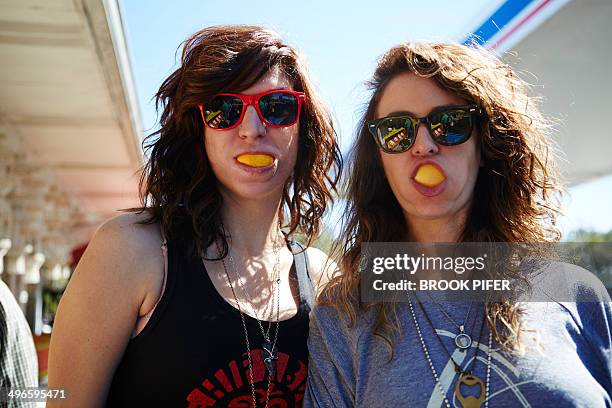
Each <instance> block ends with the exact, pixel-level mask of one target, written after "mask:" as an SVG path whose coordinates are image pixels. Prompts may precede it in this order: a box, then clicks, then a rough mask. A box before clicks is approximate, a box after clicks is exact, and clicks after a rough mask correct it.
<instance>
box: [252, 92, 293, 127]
mask: <svg viewBox="0 0 612 408" xmlns="http://www.w3.org/2000/svg"><path fill="white" fill-rule="evenodd" d="M259 110H260V111H261V114H262V116H263V117H264V119H265V120H266V121H268V122H270V123H271V124H272V125H276V126H290V125H293V124H294V123H295V121H296V119H297V115H298V100H297V97H296V96H295V95H292V94H287V93H282V92H277V93H271V94H268V95H265V96H262V97H261V99H259Z"/></svg>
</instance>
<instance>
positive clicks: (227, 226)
mask: <svg viewBox="0 0 612 408" xmlns="http://www.w3.org/2000/svg"><path fill="white" fill-rule="evenodd" d="M156 96H157V102H158V103H159V104H161V105H162V106H163V113H162V116H161V128H160V130H159V131H157V132H155V133H154V134H153V135H151V136H150V137H149V138H148V139H147V140H148V144H147V145H146V148H147V149H149V156H148V157H149V159H148V162H147V164H146V167H145V169H144V172H143V176H142V178H141V199H142V207H141V208H138V209H134V210H133V211H132V212H130V213H128V214H125V215H121V216H119V217H116V218H114V219H111V220H110V221H108V222H106V223H105V224H103V225H102V226H101V227H100V228H99V229H98V231H97V232H96V235H95V236H94V238H93V240H92V241H91V243H90V244H89V247H88V249H87V251H86V252H85V254H84V256H83V258H82V259H81V262H80V263H79V265H78V267H77V268H76V270H75V272H74V274H73V277H72V279H71V280H70V283H69V284H68V287H67V289H66V292H65V294H64V296H63V298H62V301H61V304H60V306H59V310H58V313H57V318H56V321H55V325H54V330H53V335H52V340H51V348H50V357H49V387H50V388H62V389H66V390H67V392H68V400H67V401H65V404H67V405H69V406H78V407H97V406H104V405H106V406H112V407H121V406H164V407H170V406H188V407H213V406H218V407H226V406H239V405H240V406H242V405H245V406H252V407H267V406H299V405H301V402H302V398H303V392H304V388H305V383H306V374H307V348H306V337H307V333H308V321H309V319H308V312H309V310H310V305H311V304H312V299H313V297H314V292H315V289H314V288H315V286H316V285H317V283H318V282H319V281H320V280H321V279H324V276H325V273H324V272H323V269H324V268H325V267H326V264H327V260H328V259H327V256H325V255H324V254H323V253H322V252H321V251H318V250H316V249H314V248H308V250H305V251H304V247H302V245H300V244H298V243H296V242H295V241H294V240H293V239H292V237H293V234H294V233H296V232H299V233H300V234H302V236H303V237H304V243H305V246H309V245H310V244H311V243H312V241H313V240H314V239H315V238H316V237H317V235H318V231H319V225H320V222H321V216H322V215H323V213H324V211H325V209H326V205H327V204H328V202H329V200H330V199H331V193H332V191H333V190H334V188H335V182H336V180H335V178H333V177H330V176H328V174H330V172H331V173H332V174H336V175H337V174H339V172H340V168H341V165H342V163H341V156H340V153H339V149H338V145H337V142H336V136H335V132H334V128H333V126H332V122H331V119H330V115H329V113H328V111H327V110H326V109H325V107H324V106H323V104H322V102H321V100H320V99H319V97H318V96H317V94H316V92H315V91H314V89H313V86H312V84H311V82H310V80H309V78H308V75H307V72H306V68H305V66H304V63H303V62H302V60H301V58H300V55H299V54H298V52H297V51H296V50H295V49H294V48H292V47H290V46H288V45H286V44H285V43H284V42H283V41H282V40H281V39H280V38H279V37H278V35H277V34H275V33H274V32H272V31H269V30H267V29H264V28H261V27H252V26H219V27H210V28H206V29H204V30H202V31H200V32H198V33H196V34H194V35H193V36H192V37H191V38H189V39H188V40H187V41H186V42H185V44H184V49H183V54H182V61H181V66H180V67H179V68H178V69H177V70H176V71H175V72H174V73H173V74H172V75H170V76H169V77H168V78H167V79H166V80H165V81H164V83H163V84H162V86H161V88H160V90H159V92H158V93H157V95H156ZM68 390H69V391H68ZM50 405H51V406H53V405H52V404H50Z"/></svg>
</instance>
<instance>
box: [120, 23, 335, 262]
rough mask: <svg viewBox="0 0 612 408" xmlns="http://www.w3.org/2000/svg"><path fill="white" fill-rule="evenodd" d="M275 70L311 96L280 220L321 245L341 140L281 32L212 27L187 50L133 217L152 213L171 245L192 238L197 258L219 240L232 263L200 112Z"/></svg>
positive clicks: (168, 93)
mask: <svg viewBox="0 0 612 408" xmlns="http://www.w3.org/2000/svg"><path fill="white" fill-rule="evenodd" d="M272 69H278V70H280V72H282V73H283V74H284V75H286V77H287V78H288V79H289V80H290V82H291V83H292V85H293V87H294V89H295V90H297V91H302V92H304V93H305V94H306V100H305V102H304V105H303V106H302V113H301V115H300V122H299V143H298V144H299V147H298V155H297V162H296V165H295V168H294V171H293V174H292V176H291V177H290V178H289V179H288V180H287V182H286V184H285V187H284V191H283V196H282V205H281V206H280V209H279V217H280V220H281V223H283V227H284V228H285V229H286V232H287V233H288V234H292V233H294V232H299V233H300V235H301V236H303V237H305V239H306V240H307V245H310V243H311V242H312V241H313V240H314V239H315V238H316V237H317V235H318V233H319V227H320V223H321V217H322V216H323V214H324V212H325V209H326V207H327V204H328V202H329V201H330V199H331V198H332V192H333V191H334V190H335V188H336V183H337V181H338V177H339V175H340V173H341V169H342V156H341V155H340V150H339V147H338V143H337V138H336V133H335V130H334V127H333V124H332V120H331V116H330V114H329V112H328V110H327V109H326V107H325V105H324V104H323V102H322V101H321V99H320V97H319V96H318V95H317V93H316V91H315V89H314V88H313V85H312V83H311V80H310V78H309V74H308V71H307V69H306V66H305V64H304V62H303V60H302V57H301V56H300V54H299V52H298V51H297V50H296V49H295V48H293V47H291V46H289V45H287V44H285V43H284V42H283V40H282V39H281V38H280V37H279V36H278V34H276V33H275V32H274V31H271V30H269V29H266V28H263V27H257V26H243V25H228V26H215V27H208V28H205V29H203V30H201V31H198V32H196V33H195V34H193V35H192V36H191V37H190V38H188V39H187V40H186V41H185V42H184V43H183V51H182V58H181V65H180V67H179V68H178V69H177V70H176V71H174V72H173V73H172V74H171V75H170V76H169V77H168V78H166V80H165V81H164V82H163V83H162V85H161V87H160V88H159V91H158V92H157V94H156V95H155V99H156V107H157V109H158V111H159V109H160V107H161V108H162V109H163V111H162V114H161V118H160V129H159V130H158V131H156V132H154V133H152V134H151V135H149V136H148V137H147V138H146V139H145V141H144V142H143V148H144V149H145V151H146V152H147V154H148V157H149V158H148V161H147V162H146V164H145V166H144V168H143V171H142V175H141V178H140V199H141V207H139V208H134V209H132V211H139V212H142V211H145V210H146V212H147V214H148V215H147V218H146V220H145V221H144V223H155V222H159V223H160V225H161V228H162V230H163V232H164V234H166V236H167V237H169V238H181V239H185V237H187V239H188V240H189V241H191V243H192V244H193V245H192V249H193V250H194V251H197V253H202V251H203V250H204V249H206V248H207V247H208V246H209V245H210V244H212V243H213V242H214V241H215V239H219V240H220V241H221V242H222V254H221V257H224V256H225V254H226V252H227V248H228V246H227V241H226V238H225V235H224V234H223V233H222V231H221V213H220V211H221V208H222V206H223V202H222V198H221V195H220V193H219V190H218V188H217V178H216V177H215V174H214V173H213V171H212V168H211V166H210V163H209V161H208V158H207V155H206V152H205V148H204V140H203V138H204V124H203V122H202V119H201V116H200V113H199V111H198V109H197V105H199V104H202V103H207V102H209V101H210V100H211V99H212V98H213V97H214V96H215V95H216V94H218V93H220V92H240V91H242V90H244V89H247V88H248V87H250V86H251V85H253V84H254V83H255V82H256V81H257V80H258V79H259V78H261V77H262V76H263V75H265V74H266V73H267V72H268V71H270V70H272ZM285 215H286V217H285ZM285 218H288V219H287V220H286V222H285Z"/></svg>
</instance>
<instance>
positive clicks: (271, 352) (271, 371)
mask: <svg viewBox="0 0 612 408" xmlns="http://www.w3.org/2000/svg"><path fill="white" fill-rule="evenodd" d="M221 228H222V229H223V226H221ZM216 245H217V251H218V253H219V254H221V248H220V247H219V243H218V242H216ZM274 253H275V255H276V263H275V265H274V271H275V272H274V276H276V277H277V276H278V275H279V265H280V259H279V255H278V250H277V248H276V246H274ZM230 257H231V253H230ZM231 261H232V266H233V267H234V272H235V274H236V275H238V272H237V271H236V268H235V265H234V263H233V259H231ZM221 264H222V265H223V271H224V272H225V276H226V278H227V283H228V284H229V287H230V289H231V291H232V295H233V296H234V300H235V301H236V305H237V307H238V311H239V312H240V320H241V321H242V328H243V330H244V340H245V343H246V349H247V360H248V364H249V374H250V384H251V397H252V398H253V407H254V408H256V407H257V397H256V395H255V380H254V378H253V358H252V356H251V345H250V342H249V332H248V329H247V326H246V320H245V318H244V313H243V312H242V308H241V307H240V302H239V301H238V297H237V296H236V292H235V291H234V286H233V285H232V280H231V278H230V276H229V273H228V272H227V266H226V265H225V260H224V259H223V258H222V259H221ZM238 281H239V280H238ZM279 283H280V279H278V278H277V279H276V284H277V286H279ZM239 285H240V283H239ZM243 291H244V289H243ZM244 292H245V293H246V291H244ZM272 295H273V299H272V301H273V302H274V297H276V331H275V333H274V340H273V341H270V336H269V328H270V326H268V333H267V334H266V333H265V331H264V330H263V325H262V324H261V322H260V320H259V317H258V315H257V312H256V311H255V308H253V305H252V302H250V304H251V307H252V308H253V312H254V314H255V316H256V320H257V323H258V324H259V327H260V329H261V331H262V335H263V336H264V340H265V342H264V344H263V345H262V347H263V348H264V351H265V352H266V353H267V355H266V356H265V357H264V359H263V360H264V364H265V366H266V369H267V370H268V386H267V389H266V404H265V405H264V407H265V408H267V407H268V404H269V403H270V388H271V385H272V377H273V376H274V375H275V372H276V370H275V363H274V360H276V359H277V358H278V357H277V355H276V342H277V340H278V329H279V326H280V323H279V320H280V319H279V317H280V290H279V287H277V290H276V291H274V288H273V294H272Z"/></svg>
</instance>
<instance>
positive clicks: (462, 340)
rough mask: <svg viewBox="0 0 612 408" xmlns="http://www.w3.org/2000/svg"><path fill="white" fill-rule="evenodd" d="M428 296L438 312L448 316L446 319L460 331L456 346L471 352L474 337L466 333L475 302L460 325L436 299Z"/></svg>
mask: <svg viewBox="0 0 612 408" xmlns="http://www.w3.org/2000/svg"><path fill="white" fill-rule="evenodd" d="M427 296H429V298H430V299H431V300H432V301H433V302H434V304H435V305H436V307H437V308H438V310H440V312H442V314H444V316H446V318H447V319H448V320H449V321H450V322H451V323H452V324H454V325H455V326H457V329H459V333H457V334H456V335H455V345H456V346H457V348H458V349H459V350H460V351H467V350H469V349H470V347H472V337H471V336H470V335H469V334H467V333H466V332H465V324H466V323H467V321H468V318H469V317H470V312H471V311H472V305H473V304H474V302H470V307H469V308H468V311H467V314H466V315H465V319H463V324H459V323H457V322H456V321H455V319H453V318H452V317H451V316H450V315H449V314H448V313H446V310H444V308H443V307H442V305H440V304H439V303H438V301H437V300H436V299H434V298H433V297H432V296H431V295H430V294H429V293H428V294H427ZM475 323H476V321H474V324H475Z"/></svg>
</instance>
